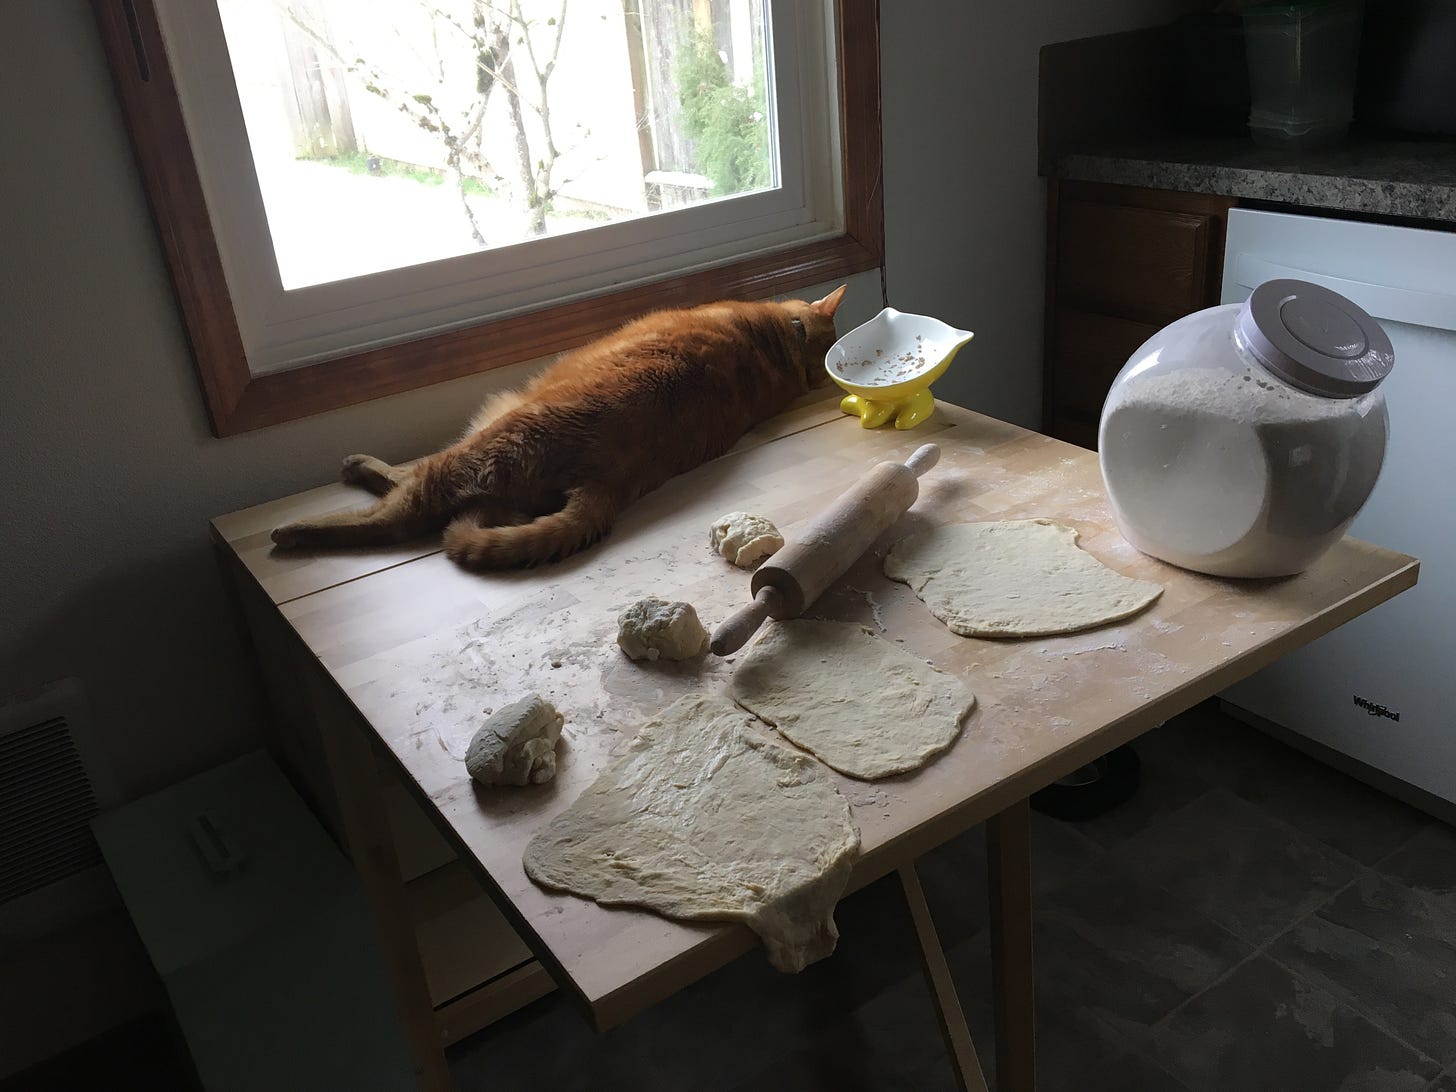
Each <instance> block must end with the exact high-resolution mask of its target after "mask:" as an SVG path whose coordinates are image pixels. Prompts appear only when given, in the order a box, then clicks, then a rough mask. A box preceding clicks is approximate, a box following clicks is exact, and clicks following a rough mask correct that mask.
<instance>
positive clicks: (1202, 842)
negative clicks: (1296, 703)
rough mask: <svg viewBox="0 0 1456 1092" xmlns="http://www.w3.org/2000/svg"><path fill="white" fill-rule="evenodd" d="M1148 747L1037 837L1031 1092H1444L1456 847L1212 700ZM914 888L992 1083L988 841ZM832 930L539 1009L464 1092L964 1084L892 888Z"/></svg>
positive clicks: (1442, 831) (513, 1021)
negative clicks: (622, 997)
mask: <svg viewBox="0 0 1456 1092" xmlns="http://www.w3.org/2000/svg"><path fill="white" fill-rule="evenodd" d="M1138 751H1139V754H1140V755H1141V756H1142V759H1143V773H1144V785H1143V789H1142V791H1141V792H1140V793H1139V795H1138V797H1137V798H1136V799H1134V800H1133V801H1131V802H1129V803H1128V804H1126V805H1124V806H1123V807H1122V808H1119V809H1118V810H1117V811H1115V812H1112V813H1109V814H1107V815H1105V816H1102V817H1100V818H1099V819H1097V820H1094V821H1093V822H1090V823H1085V824H1077V825H1073V824H1066V823H1059V822H1057V821H1055V820H1051V819H1046V818H1044V817H1041V816H1037V817H1035V820H1034V827H1033V836H1034V843H1033V853H1034V856H1035V870H1036V872H1035V879H1036V887H1037V905H1036V940H1035V943H1036V955H1037V976H1038V982H1037V986H1038V1028H1037V1035H1038V1042H1037V1051H1038V1067H1039V1078H1040V1079H1039V1082H1038V1083H1039V1087H1040V1088H1041V1089H1044V1090H1046V1092H1324V1090H1330V1092H1335V1090H1340V1092H1384V1090H1387V1089H1389V1090H1392V1092H1423V1090H1427V1089H1429V1090H1431V1092H1456V831H1453V830H1452V829H1451V828H1449V827H1447V826H1445V825H1444V824H1441V823H1438V822H1435V821H1433V820H1431V819H1428V818H1427V817H1425V816H1424V815H1422V814H1421V813H1419V812H1416V811H1414V810H1412V809H1410V808H1407V807H1405V806H1404V805H1402V804H1399V803H1397V802H1395V801H1394V800H1391V799H1390V798H1389V797H1386V796H1384V795H1382V794H1380V793H1378V792H1375V791H1374V790H1372V789H1369V788H1367V787H1365V786H1364V785H1361V784H1360V783H1358V782H1356V781H1353V780H1351V779H1349V778H1347V777H1344V776H1343V775H1341V774H1338V773H1335V772H1334V771H1332V770H1330V769H1328V768H1327V767H1325V766H1323V765H1320V764H1319V763H1317V762H1314V761H1312V760H1310V759H1308V758H1306V757H1304V756H1303V755H1301V754H1299V753H1298V752H1296V751H1293V750H1291V749H1289V748H1287V747H1285V746H1283V745H1282V744H1279V743H1276V742H1274V741H1273V740H1270V739H1269V738H1267V737H1265V736H1263V735H1261V734H1260V733H1258V732H1255V731H1253V730H1252V729H1249V728H1246V727H1245V726H1243V725H1242V724H1239V723H1238V722H1237V721H1234V720H1231V719H1229V718H1227V717H1225V716H1223V715H1222V714H1221V713H1219V712H1218V711H1217V709H1216V708H1215V707H1213V706H1212V705H1204V706H1201V707H1199V708H1198V709H1196V710H1194V711H1192V712H1191V713H1189V714H1187V715H1186V716H1183V717H1180V718H1178V719H1177V720H1175V721H1171V722H1169V723H1168V724H1167V725H1165V726H1164V727H1163V728H1161V729H1159V730H1158V731H1156V732H1154V733H1152V734H1150V735H1149V736H1147V737H1145V738H1144V739H1143V740H1142V741H1141V742H1140V743H1139V744H1138ZM920 871H921V877H922V879H923V881H924V884H925V887H926V891H927V895H928V897H929V899H930V902H931V906H932V908H933V910H934V912H935V916H936V924H937V927H938V929H939V931H940V934H941V938H942V941H943V942H944V944H945V946H946V950H947V953H948V956H949V959H950V963H951V968H952V971H953V973H954V974H955V978H956V982H957V985H958V988H959V991H960V994H961V998H962V1002H963V1004H964V1006H965V1009H966V1012H967V1019H968V1020H969V1022H970V1023H971V1026H972V1030H973V1032H974V1034H975V1036H976V1039H977V1042H978V1045H979V1048H980V1050H981V1054H982V1061H983V1064H985V1065H986V1066H987V1068H988V1070H989V1069H990V1062H991V1047H990V1044H991V1008H990V1003H989V994H988V991H989V986H990V956H989V950H988V947H987V937H986V908H985V880H984V876H985V845H984V837H983V835H982V832H981V831H979V830H976V831H972V832H970V833H969V834H967V835H966V836H964V837H962V838H960V839H957V840H956V841H954V842H952V843H950V844H948V845H946V846H943V847H941V848H940V849H939V850H937V851H936V852H935V853H933V854H932V855H930V856H929V857H928V858H926V859H925V860H924V861H923V862H922V864H921V869H920ZM837 920H838V922H839V927H840V932H841V939H840V947H839V950H838V951H837V952H836V953H835V955H834V956H833V957H832V958H831V959H829V960H826V961H824V962H822V963H819V964H816V965H815V966H813V967H811V968H809V969H808V970H807V971H805V972H804V973H803V974H801V975H798V976H794V977H787V976H783V975H780V974H777V973H776V972H774V971H773V970H771V969H770V968H769V967H768V965H767V964H766V963H765V962H764V961H763V959H762V958H761V956H759V955H757V954H756V953H755V954H751V955H749V956H747V957H745V958H743V959H740V960H738V961H737V962H736V963H734V964H733V965H731V966H729V967H727V968H725V969H724V970H723V971H721V972H719V973H718V974H716V975H714V976H712V977H711V978H709V979H707V980H706V981H703V982H700V983H698V984H697V985H696V986H694V987H692V988H690V989H689V990H687V991H685V992H683V993H681V994H679V995H678V996H677V997H675V998H673V999H671V1000H670V1001H667V1002H665V1003H663V1004H661V1005H659V1006H657V1007H656V1008H654V1009H652V1010H650V1011H648V1012H646V1013H643V1014H642V1015H641V1016H639V1017H637V1018H635V1019H633V1020H631V1021H629V1022H628V1023H627V1024H626V1025H624V1026H623V1027H621V1028H618V1029H616V1030H615V1031H613V1032H610V1033H608V1034H606V1035H596V1034H594V1033H593V1032H591V1031H590V1029H589V1027H588V1025H587V1023H586V1021H585V1020H584V1019H583V1018H582V1017H581V1016H580V1015H579V1014H578V1013H577V1011H576V1010H575V1009H573V1008H572V1007H570V1005H569V1004H568V1002H567V1001H566V999H565V998H562V997H559V996H555V997H551V998H548V999H545V1000H543V1001H540V1002H537V1003H536V1004H535V1005H533V1006H531V1007H529V1008H527V1009H525V1010H523V1011H522V1012H520V1013H517V1014H515V1015H514V1016H512V1017H510V1018H508V1019H507V1020H505V1021H502V1022H501V1023H500V1024H497V1025H496V1026H494V1027H492V1028H490V1029H488V1030H487V1031H485V1032H482V1033H481V1034H480V1035H477V1036H475V1037H474V1038H472V1039H470V1040H468V1041H466V1042H465V1043H462V1044H460V1045H459V1046H458V1047H456V1048H455V1049H454V1050H453V1051H452V1053H451V1069H452V1071H453V1073H454V1076H455V1080H456V1084H457V1087H458V1088H459V1089H461V1090H462V1092H475V1090H482V1092H483V1090H485V1089H492V1090H510V1092H515V1090H517V1089H519V1090H529V1089H543V1090H544V1089H549V1090H551V1092H572V1090H575V1089H591V1090H593V1092H605V1090H610V1089H618V1088H620V1089H638V1090H641V1089H653V1090H655V1089H671V1090H676V1089H703V1090H713V1089H717V1090H725V1092H728V1090H732V1092H777V1090H779V1089H784V1090H796V1092H798V1090H805V1092H807V1090H817V1089H834V1090H837V1092H843V1090H852V1089H875V1090H881V1089H884V1090H891V1089H906V1090H912V1089H913V1090H915V1092H936V1090H940V1089H947V1090H949V1089H952V1088H954V1082H953V1079H952V1076H951V1072H950V1068H949V1065H948V1063H947V1062H946V1060H945V1055H944V1051H943V1047H942V1045H941V1039H940V1035H939V1032H938V1030H937V1025H936V1023H935V1015H934V1009H933V1007H932V1004H931V1000H930V994H929V992H928V990H927V988H926V986H925V985H924V982H923V980H922V978H921V974H920V965H919V961H918V956H917V954H916V950H915V947H914V942H913V939H912V934H911V929H910V922H909V919H908V917H907V915H906V912H905V909H904V905H903V902H902V901H901V898H900V894H899V889H898V887H897V886H896V885H895V883H894V881H893V879H891V880H888V881H881V882H880V883H877V884H874V885H873V886H871V887H869V888H867V889H866V890H864V891H861V892H859V893H858V894H856V895H854V896H851V897H850V898H848V899H846V900H845V901H844V902H843V903H841V905H840V908H839V910H838V913H837ZM987 1076H988V1079H991V1080H992V1081H993V1082H994V1074H993V1073H990V1072H988V1074H987ZM993 1087H994V1083H993Z"/></svg>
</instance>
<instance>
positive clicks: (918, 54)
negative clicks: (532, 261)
mask: <svg viewBox="0 0 1456 1092" xmlns="http://www.w3.org/2000/svg"><path fill="white" fill-rule="evenodd" d="M1185 6H1186V3H1185V0H1116V2H1113V0H1107V2H1104V3H1090V2H1087V0H1042V2H1040V3H1032V4H1028V3H1021V2H1017V0H980V2H978V3H976V4H965V3H961V2H960V0H934V2H932V0H915V2H904V0H894V2H890V3H885V4H884V13H883V17H882V19H883V22H882V34H883V43H884V124H885V152H886V178H885V201H886V213H887V219H886V222H887V234H888V247H889V253H888V285H889V293H890V299H891V302H892V303H894V304H895V305H896V306H897V307H899V308H901V309H902V310H911V311H923V312H930V313H933V314H935V315H938V316H939V317H941V318H943V319H945V320H946V321H949V322H952V323H954V324H957V325H961V326H966V327H969V328H971V329H974V330H976V331H977V340H976V342H975V343H974V344H973V346H972V347H971V348H970V349H969V350H968V351H967V352H966V353H963V354H962V356H961V358H960V360H959V362H958V363H957V365H956V366H955V368H953V369H952V371H951V373H950V375H949V376H948V377H947V379H946V380H945V382H944V386H943V389H942V393H943V394H944V395H946V396H951V397H954V398H955V399H956V400H958V401H961V402H964V403H965V404H967V405H971V406H973V407H975V408H977V409H981V410H984V411H987V412H990V413H993V414H997V415H1000V416H1003V417H1007V418H1009V419H1011V420H1015V421H1018V422H1020V423H1023V424H1028V425H1035V424H1036V423H1037V419H1038V405H1039V398H1040V376H1039V368H1040V341H1041V306H1042V260H1043V259H1042V255H1043V230H1042V216H1043V201H1044V197H1043V194H1044V187H1043V184H1042V183H1041V182H1040V181H1039V180H1038V178H1037V177H1036V117H1035V111H1036V98H1037V86H1036V84H1037V50H1038V48H1039V47H1040V46H1041V45H1042V44H1043V43H1045V42H1048V41H1053V40H1057V39H1063V38H1074V37H1082V36H1086V35H1091V34H1097V33H1104V32H1107V31H1111V30H1117V29H1124V28H1126V27H1131V26H1136V25H1143V24H1145V23H1150V22H1159V21H1164V20H1166V19H1167V18H1169V17H1170V15H1171V14H1173V13H1174V12H1175V11H1176V10H1177V9H1179V8H1181V7H1185ZM0 102H3V103H4V104H5V106H4V111H3V114H0V116H3V119H4V120H3V123H0V124H3V130H0V135H3V138H4V139H3V141H0V144H3V147H4V148H5V155H4V156H3V157H0V179H3V186H0V193H3V194H4V196H5V200H4V201H3V203H0V240H3V241H4V245H5V256H4V259H3V261H0V331H3V334H0V354H3V356H0V467H3V468H4V474H5V478H4V483H3V492H0V497H3V502H0V503H3V504H4V506H5V523H4V528H5V530H4V538H3V545H0V573H3V579H0V619H3V624H0V694H5V693H8V692H13V691H17V690H24V689H28V688H31V687H34V686H37V685H39V684H41V683H43V682H45V681H47V680H50V679H53V678H56V677H59V676H62V675H76V676H79V677H80V678H81V679H82V680H83V682H84V684H85V686H86V689H87V692H88V694H89V696H90V699H91V703H92V706H93V709H94V712H95V716H96V719H97V721H98V723H99V725H100V727H101V730H102V733H103V739H104V743H105V745H106V747H107V749H108V751H109V753H110V755H111V758H112V759H113V760H114V762H115V766H116V772H117V775H118V778H119V780H120V782H121V784H122V787H123V789H124V790H125V792H126V793H127V795H133V796H134V795H138V794H140V793H143V792H146V791H148V790H152V789H156V788H159V787H161V786H163V785H165V784H168V783H170V782H172V781H174V780H176V779H178V778H181V777H183V776H186V775H188V774H190V773H193V772H195V771H197V770H199V769H202V768H205V767H207V766H209V765H211V764H214V763H216V762H218V761H220V760H222V759H224V758H227V757H230V756H232V755H234V754H237V753H239V752H241V751H243V750H245V749H248V748H250V747H252V746H254V745H255V744H256V742H257V730H258V723H259V719H260V718H261V717H262V715H263V710H262V707H261V703H260V698H259V694H258V690H257V687H256V684H255V680H254V677H253V673H252V669H251V667H250V663H249V660H248V655H247V653H246V651H245V648H244V646H243V643H242V641H241V639H240V637H239V631H238V628H237V624H236V621H235V618H234V615H233V612H232V610H231V607H230V604H229V603H228V600H227V597H226V594H225V592H224V589H223V586H222V584H221V582H220V580H219V579H218V576H217V573H216V569H215V563H214V560H213V557H212V555H211V551H210V548H209V543H208V537H207V520H208V518H209V517H211V516H213V515H216V514H218V513H221V512H228V511H232V510H234V509H237V508H240V507H243V506H246V505H249V504H253V503H256V502H260V501H263V500H267V499H270V498H273V497H276V496H279V495H283V494H286V493H290V492H294V491H297V490H300V489H303V488H305V487H309V486H312V485H316V484H318V483H320V482H321V481H323V480H325V479H327V478H328V477H330V476H331V474H332V472H333V468H334V467H335V466H336V465H337V463H338V459H339V458H340V456H342V455H344V454H347V453H349V452H353V451H368V452H371V453H373V454H376V455H379V456H380V457H382V458H385V459H400V458H405V457H408V456H412V455H415V454H418V453H419V452H421V451H424V450H426V449H429V448H431V447H434V446H437V445H438V444H439V443H440V442H441V441H443V440H444V439H446V438H447V437H449V436H450V435H451V434H452V433H453V432H455V431H456V430H457V429H458V428H459V426H460V424H461V422H462V421H463V420H464V419H465V418H466V417H467V415H468V414H469V412H470V410H471V409H472V408H473V407H474V405H475V404H476V403H477V402H478V401H479V399H480V398H481V397H482V396H483V395H484V394H485V393H486V392H487V391H489V390H491V389H495V388H497V387H499V386H500V385H502V384H503V383H505V382H509V381H514V380H518V379H519V378H520V377H521V376H522V375H523V374H524V370H523V369H520V368H516V369H510V370H509V371H508V372H497V373H493V374H492V375H489V376H484V377H478V378H474V379H469V380H461V381H458V382H454V383H448V384H443V385H440V386H437V387H433V388H430V389H427V390H424V391H419V392H416V393H413V394H410V395H405V396H399V397H396V398H392V399H388V400H385V401H381V402H374V403H370V404H368V405H364V406H359V407H354V408H351V409H347V410H340V411H337V412H334V413H330V414H326V415H323V416H320V417H316V418H312V419H309V420H306V421H300V422H295V423H293V424H290V425H285V426H280V427H277V428H272V429H267V430H264V431H262V432H257V433H252V434H249V435H245V436H240V437H236V438H233V439H228V440H216V439H214V438H212V437H211V436H210V434H209V432H208V428H207V422H206V418H205V415H204V411H203V407H202V401H201V397H200V395H199V391H198V387H197V382H196V379H195V376H194V373H193V369H192V363H191V360H190V358H189V355H188V348H187V343H186V339H185V335H184V333H183V331H182V329H181V327H180V325H179V322H178V317H177V312H176V309H175V306H174V302H173V297H172V291H171V287H170V284H169V281H168V276H167V272H166V270H165V268H164V266H163V261H162V257H161V253H160V250H159V247H158V243H157V239H156V235H155V232H154V229H153V226H152V222H151V220H150V218H149V215H148V213H147V209H146V204H145V198H144V197H143V194H142V191H141V187H140V184H139V181H138V178H137V174H136V170H135V167H134V164H133V160H132V156H131V150H130V147H129V145H128V142H127V138H126V134H125V131H124V128H123V125H122V122H121V117H120V114H119V111H118V109H117V107H116V105H115V103H114V101H113V98H112V91H111V82H110V74H109V72H108V71H107V69H106V64H105V59H104V57H103V55H102V53H101V50H100V47H99V45H98V43H97V39H96V35H95V31H94V29H93V26H92V21H91V13H90V6H89V5H88V4H87V3H85V2H84V0H47V2H46V3H10V4H6V5H4V8H3V11H0ZM879 303H880V298H879V278H878V277H877V276H875V275H866V276H862V277H859V278H856V280H855V281H854V283H853V286H852V290H851V294H850V297H849V300H848V303H847V308H848V310H847V311H846V312H845V314H846V317H847V319H848V320H849V321H861V320H863V319H864V318H867V317H868V316H869V315H871V314H873V313H874V311H875V310H877V309H878V307H879ZM3 941H4V938H0V979H4V978H5V975H6V972H7V969H9V967H10V966H11V965H10V964H7V962H6V952H5V949H4V947H3ZM83 985H84V984H83Z"/></svg>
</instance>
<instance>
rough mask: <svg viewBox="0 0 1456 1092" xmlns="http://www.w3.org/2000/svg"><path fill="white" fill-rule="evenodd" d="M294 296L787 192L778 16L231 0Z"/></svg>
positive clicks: (261, 164) (721, 8)
mask: <svg viewBox="0 0 1456 1092" xmlns="http://www.w3.org/2000/svg"><path fill="white" fill-rule="evenodd" d="M218 9H219V12H220V14H221V16H222V22H223V28H224V32H225V34H226V38H227V46H228V52H229V55H230V57H231V60H232V66H233V71H234V75H235V77H236V80H237V85H238V94H239V99H240V101H241V104H242V108H243V115H244V120H245V122H246V125H247V130H248V139H249V143H250V145H251V150H252V156H253V160H254V163H255V166H256V170H257V175H258V182H259V186H260V189H261V191H262V195H263V201H264V205H265V207H266V211H267V217H268V226H269V231H270V234H271V235H272V240H273V248H274V252H275V255H276V257H277V261H278V268H279V273H280V276H281V278H282V282H283V286H284V288H287V289H292V288H301V287H305V286H308V285H316V284H323V283H327V282H331V281H337V280H342V279H345V278H349V277H356V276H360V275H363V274H368V273H377V272H381V271H384V270H389V269H397V268H401V267H404V266H410V265H416V264H419V263H423V262H430V261H436V260H439V259H443V258H453V257H457V256H459V255H463V254H470V253H474V252H476V251H480V250H484V249H488V248H492V247H501V246H508V245H512V244H517V243H522V242H525V241H528V240H531V239H534V238H539V237H541V236H543V235H560V234H563V233H566V232H573V231H579V230H582V229H584V228H590V227H592V226H593V225H596V224H601V223H609V222H616V221H621V220H627V219H631V218H635V217H640V216H644V215H650V214H652V213H656V212H663V211H668V210H671V209H674V208H679V207H683V206H687V205H695V204H702V203H705V202H709V201H714V200H719V199H722V198H728V197H733V196H736V195H741V194H746V193H752V192H756V191H760V190H764V189H769V188H772V187H774V186H775V185H776V184H777V181H778V174H779V160H778V151H777V138H776V126H775V125H774V119H773V116H772V113H773V111H772V107H771V104H772V103H773V101H774V93H773V72H772V63H771V57H772V50H771V49H770V48H769V47H768V39H769V36H770V33H771V31H770V28H769V18H768V14H767V10H766V9H767V5H766V0H277V2H276V3H271V4H270V3H260V2H258V0H218Z"/></svg>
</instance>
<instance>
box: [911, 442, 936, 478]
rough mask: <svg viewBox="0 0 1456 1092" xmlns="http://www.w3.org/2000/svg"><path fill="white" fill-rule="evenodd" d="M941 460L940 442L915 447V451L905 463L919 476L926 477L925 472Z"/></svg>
mask: <svg viewBox="0 0 1456 1092" xmlns="http://www.w3.org/2000/svg"><path fill="white" fill-rule="evenodd" d="M938 462H940V445H939V444H921V445H920V446H919V447H917V448H916V449H915V453H914V454H913V455H911V456H910V458H908V459H906V460H905V465H906V466H908V467H909V468H910V469H911V470H913V471H914V472H915V476H916V477H917V478H923V477H925V472H926V471H927V470H929V469H930V468H931V467H933V466H934V465H935V464H936V463H938Z"/></svg>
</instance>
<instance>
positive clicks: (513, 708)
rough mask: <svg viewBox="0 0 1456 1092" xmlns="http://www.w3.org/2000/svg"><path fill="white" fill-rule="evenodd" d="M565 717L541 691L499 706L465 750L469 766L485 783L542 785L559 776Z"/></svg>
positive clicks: (469, 769)
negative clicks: (559, 746) (558, 754)
mask: <svg viewBox="0 0 1456 1092" xmlns="http://www.w3.org/2000/svg"><path fill="white" fill-rule="evenodd" d="M563 719H564V718H563V717H562V716H561V714H560V713H558V712H557V711H556V707H555V706H554V705H552V704H551V703H550V702H549V701H546V700H545V699H544V698H542V697H541V696H540V695H539V694H531V695H529V696H527V697H524V698H522V699H521V700H520V701H518V702H513V703H512V704H510V705H507V706H506V707H505V708H504V709H499V710H497V711H496V712H495V713H493V714H491V716H490V717H489V718H488V719H487V720H486V722H485V723H484V724H483V725H481V726H480V731H478V732H476V733H475V736H474V738H473V739H471V741H470V747H469V748H468V749H467V750H466V752H465V768H466V770H468V771H469V772H470V776H471V777H473V778H475V780H476V781H478V782H480V783H481V784H482V785H540V784H541V783H543V782H546V781H550V780H551V779H552V778H553V777H555V776H556V741H557V740H558V739H560V738H561V724H562V721H563Z"/></svg>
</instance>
